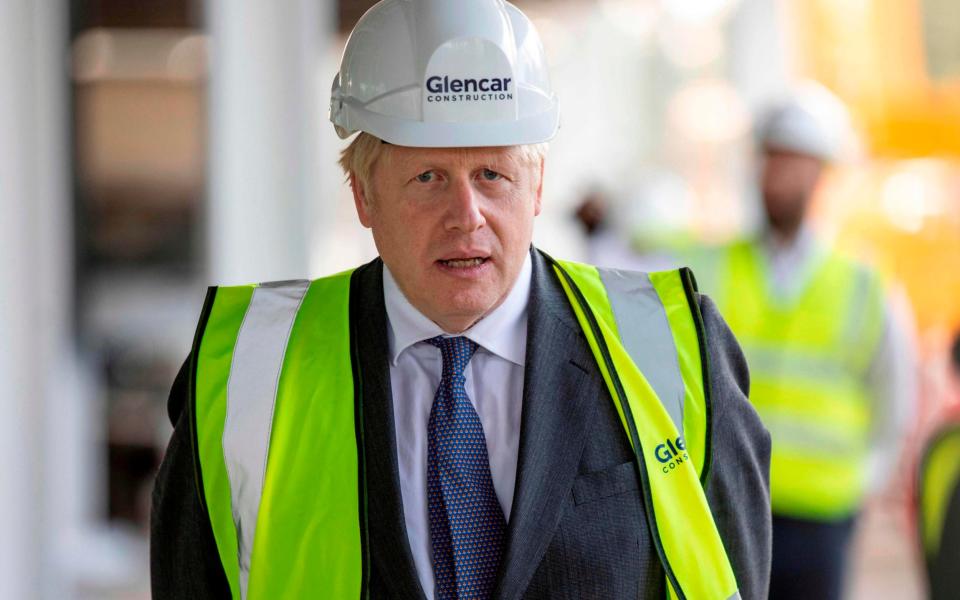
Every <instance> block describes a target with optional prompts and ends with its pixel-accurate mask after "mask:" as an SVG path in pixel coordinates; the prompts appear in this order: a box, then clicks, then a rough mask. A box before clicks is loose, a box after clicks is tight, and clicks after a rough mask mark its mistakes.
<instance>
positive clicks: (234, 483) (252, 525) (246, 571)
mask: <svg viewBox="0 0 960 600" xmlns="http://www.w3.org/2000/svg"><path fill="white" fill-rule="evenodd" d="M309 285H310V282H309V281H306V280H298V281H282V282H277V283H268V284H264V285H262V286H260V287H258V288H256V289H255V290H254V291H253V297H252V298H251V300H250V305H249V306H248V307H247V312H246V314H245V315H244V317H243V323H242V324H241V325H240V332H239V333H238V335H237V344H236V347H235V348H234V351H233V362H232V363H231V365H230V375H229V379H228V380H227V415H226V420H225V422H224V426H223V456H224V459H225V462H226V467H227V476H228V477H229V479H230V501H231V503H232V507H233V521H234V524H235V525H236V527H237V554H238V556H237V558H238V560H239V563H240V596H241V598H246V597H247V580H248V578H249V575H250V556H251V554H252V552H253V535H254V531H255V529H256V526H257V511H258V509H259V507H260V495H261V493H262V492H263V480H264V476H265V475H266V470H267V451H268V449H269V447H270V428H271V425H272V423H273V408H274V403H275V400H276V397H277V384H278V383H279V379H280V369H281V368H282V366H283V356H284V353H285V352H286V347H287V341H288V339H289V338H290V330H291V329H292V328H293V322H294V318H295V317H296V315H297V311H298V310H299V309H300V303H301V302H302V301H303V297H304V295H305V293H306V291H307V287H308V286H309Z"/></svg>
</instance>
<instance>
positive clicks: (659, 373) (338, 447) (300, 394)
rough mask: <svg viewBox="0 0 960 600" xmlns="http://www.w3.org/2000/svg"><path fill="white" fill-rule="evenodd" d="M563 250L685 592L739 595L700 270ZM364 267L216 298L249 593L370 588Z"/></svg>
mask: <svg viewBox="0 0 960 600" xmlns="http://www.w3.org/2000/svg"><path fill="white" fill-rule="evenodd" d="M550 262H551V265H552V268H553V271H554V274H555V276H556V277H557V278H558V279H559V281H560V283H561V285H562V286H563V289H564V291H565V292H566V294H567V297H568V299H569V301H570V303H571V307H572V308H573V311H574V312H575V313H576V316H577V319H578V320H579V322H580V324H581V326H582V327H583V330H584V334H585V335H586V337H587V340H588V342H589V344H590V347H591V349H592V351H593V353H594V357H595V358H596V360H597V364H598V366H599V369H600V372H601V373H602V375H603V378H604V381H605V382H606V384H607V386H608V389H609V390H610V394H611V396H612V399H613V402H614V403H615V405H616V409H617V412H618V414H619V415H620V418H621V422H622V424H623V426H624V432H625V434H626V435H627V437H628V439H629V441H630V444H631V446H632V448H633V450H634V454H635V458H636V460H635V465H636V468H637V472H638V476H639V478H640V480H641V481H642V486H643V502H644V504H645V508H646V512H647V515H648V523H649V525H650V530H651V532H652V533H653V538H654V540H653V541H654V544H655V546H656V547H657V549H658V553H659V555H660V558H661V562H662V564H663V566H664V570H665V573H666V577H667V583H668V586H667V587H668V589H669V590H670V592H669V593H670V594H671V597H672V598H689V599H697V600H700V599H704V600H730V599H735V598H739V593H738V590H737V583H736V580H735V578H734V575H733V570H732V568H731V566H730V562H729V559H728V557H727V554H726V551H725V549H724V547H723V543H722V541H721V539H720V535H719V532H718V531H717V528H716V524H715V523H714V520H713V516H712V514H711V512H710V508H709V505H708V504H707V499H706V495H705V493H704V489H703V482H702V478H705V476H706V472H707V469H708V468H709V457H710V448H709V440H710V430H709V427H710V418H709V411H710V403H709V393H708V390H709V388H708V386H706V385H705V383H704V378H705V371H704V370H705V365H704V364H703V361H702V357H703V356H704V353H705V352H706V346H705V341H704V339H703V330H702V322H701V319H700V312H699V306H698V304H697V303H696V301H695V299H694V295H693V294H694V289H695V288H694V283H693V278H692V275H691V274H690V272H689V271H688V270H680V271H669V272H664V273H651V274H649V275H648V274H646V273H628V272H622V271H613V270H598V269H596V268H594V267H591V266H588V265H581V264H576V263H569V262H560V261H552V259H551V261H550ZM352 278H353V275H352V272H345V273H341V274H339V275H334V276H332V277H326V278H323V279H318V280H315V281H292V282H290V281H288V282H279V283H273V284H262V285H259V286H234V287H220V288H211V290H210V292H209V293H208V295H207V301H206V303H205V306H204V311H203V315H202V317H201V320H200V325H199V327H198V331H197V335H196V339H195V342H194V352H193V354H192V357H193V364H192V365H191V368H192V370H193V379H192V383H191V391H190V404H189V406H190V411H191V412H190V413H188V414H190V415H191V417H192V420H191V424H192V425H193V427H194V432H195V442H196V447H197V455H198V457H199V466H200V469H199V472H198V486H199V489H198V492H199V493H200V495H201V497H202V499H203V502H204V504H205V507H206V510H207V513H208V515H209V518H210V522H211V527H212V530H213V533H214V538H215V540H216V544H217V548H218V551H219V554H220V559H221V563H222V564H223V568H224V572H225V574H226V576H227V580H228V582H229V585H230V589H231V592H232V596H233V598H237V599H243V600H266V599H270V600H272V599H277V598H360V597H366V596H365V594H366V593H367V590H368V587H369V586H368V585H367V578H368V577H369V557H368V554H367V551H366V549H367V548H368V537H367V530H366V498H365V496H364V494H365V492H364V490H365V489H366V484H365V479H364V469H363V464H364V457H363V448H364V443H363V439H362V437H363V426H362V417H361V415H362V414H363V406H362V399H363V398H362V393H361V390H360V387H361V385H362V375H360V374H359V372H358V370H357V369H358V367H357V362H356V361H355V360H354V356H355V355H356V352H357V351H358V347H357V340H356V339H355V338H354V336H353V335H352V332H353V331H354V328H353V323H352V321H351V319H355V318H357V317H356V313H355V312H354V311H351V309H350V306H351V302H350V301H351V280H352ZM384 335H386V332H384Z"/></svg>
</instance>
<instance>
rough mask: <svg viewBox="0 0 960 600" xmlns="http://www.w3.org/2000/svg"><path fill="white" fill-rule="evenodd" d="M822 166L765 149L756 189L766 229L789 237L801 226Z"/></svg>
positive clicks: (805, 157) (809, 159)
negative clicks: (759, 187)
mask: <svg viewBox="0 0 960 600" xmlns="http://www.w3.org/2000/svg"><path fill="white" fill-rule="evenodd" d="M822 171H823V162H822V161H821V160H820V159H818V158H816V157H813V156H808V155H805V154H799V153H796V152H789V151H785V150H778V149H771V148H768V149H767V150H766V151H765V152H764V164H763V175H762V177H761V181H760V186H761V191H762V193H763V206H764V209H765V210H766V213H767V220H768V222H769V223H770V226H771V227H772V228H773V229H774V231H777V232H779V233H781V234H784V235H792V234H793V233H795V232H796V231H797V229H798V228H799V227H800V225H801V223H803V219H804V216H805V215H806V212H807V206H808V204H809V203H810V198H811V197H812V196H813V192H814V190H815V189H816V187H817V182H818V181H819V179H820V173H821V172H822Z"/></svg>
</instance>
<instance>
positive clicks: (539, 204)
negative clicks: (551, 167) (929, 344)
mask: <svg viewBox="0 0 960 600" xmlns="http://www.w3.org/2000/svg"><path fill="white" fill-rule="evenodd" d="M544 163H546V159H543V158H541V159H540V182H539V183H537V197H536V200H534V203H533V216H535V217H536V216H539V215H540V210H541V209H542V208H543V166H544Z"/></svg>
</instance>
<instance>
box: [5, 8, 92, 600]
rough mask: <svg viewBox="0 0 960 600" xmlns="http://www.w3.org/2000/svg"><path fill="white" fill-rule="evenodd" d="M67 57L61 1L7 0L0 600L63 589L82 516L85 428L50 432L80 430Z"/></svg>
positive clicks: (50, 594)
mask: <svg viewBox="0 0 960 600" xmlns="http://www.w3.org/2000/svg"><path fill="white" fill-rule="evenodd" d="M66 58H67V12H66V5H65V4H64V3H59V2H33V1H32V0H6V1H4V2H0V78H2V85H0V340H2V342H0V381H2V382H3V384H2V385H0V414H2V415H3V418H0V532H2V534H0V598H23V599H30V598H40V597H51V598H52V597H56V596H59V597H64V596H63V591H64V587H63V586H64V584H65V581H64V580H63V578H62V577H61V576H60V574H59V572H58V569H57V561H58V551H57V547H56V540H57V538H58V535H59V534H60V527H62V526H64V525H65V522H66V520H69V519H71V518H73V517H74V516H75V515H76V511H73V510H71V509H70V508H69V507H70V505H72V503H73V502H74V500H75V497H76V494H73V493H71V492H75V490H73V489H67V488H65V487H63V485H61V483H60V482H62V481H63V478H64V477H65V475H66V474H65V473H64V472H62V471H65V470H67V469H70V468H71V467H72V466H73V465H71V464H69V463H63V462H60V459H62V458H64V456H73V455H75V453H74V452H72V451H71V450H70V449H69V448H67V447H66V444H69V439H70V438H71V437H72V438H73V439H76V438H77V437H78V436H75V435H74V436H71V435H70V434H68V435H66V438H67V439H60V440H54V439H52V436H51V435H50V432H51V431H54V430H60V431H61V432H64V431H65V429H64V427H63V426H64V425H66V428H67V429H71V428H74V429H75V428H76V427H78V426H79V425H72V424H70V423H64V421H63V420H62V419H61V416H62V415H64V414H70V413H72V412H73V411H74V410H76V408H77V407H76V406H75V404H74V403H73V400H74V397H75V395H74V390H72V389H70V388H69V387H68V386H67V385H62V386H61V385H58V382H64V381H70V380H71V377H72V375H73V373H74V370H73V365H74V364H75V361H74V358H75V357H74V353H73V346H72V344H71V339H72V335H71V327H70V306H71V305H72V298H73V292H72V285H71V277H70V273H71V270H72V269H71V261H70V255H71V248H72V241H71V235H70V231H71V226H70V215H71V211H70V209H69V207H70V202H69V195H68V191H67V190H68V183H67V182H68V168H67V149H68V138H67V135H66V131H67V128H66V119H67V114H66V98H67V88H66V85H67V83H66V82H67V76H68V73H67V68H66ZM61 409H66V410H61ZM66 479H67V480H68V481H69V480H70V478H69V477H67V478H66ZM67 487H70V486H69V484H68V485H67ZM54 495H59V496H60V498H59V499H57V498H55V497H54ZM64 496H66V497H64Z"/></svg>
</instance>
